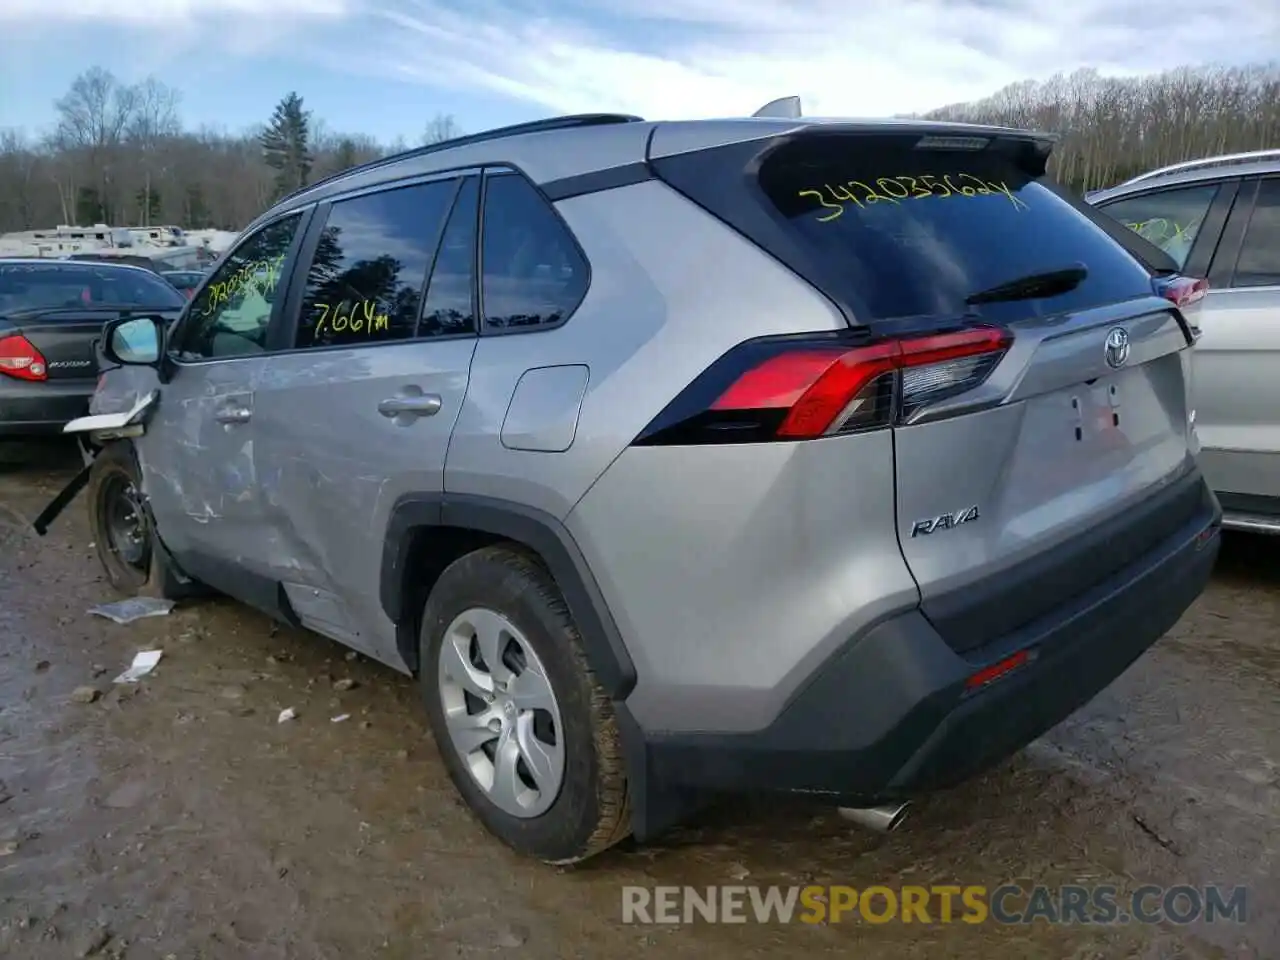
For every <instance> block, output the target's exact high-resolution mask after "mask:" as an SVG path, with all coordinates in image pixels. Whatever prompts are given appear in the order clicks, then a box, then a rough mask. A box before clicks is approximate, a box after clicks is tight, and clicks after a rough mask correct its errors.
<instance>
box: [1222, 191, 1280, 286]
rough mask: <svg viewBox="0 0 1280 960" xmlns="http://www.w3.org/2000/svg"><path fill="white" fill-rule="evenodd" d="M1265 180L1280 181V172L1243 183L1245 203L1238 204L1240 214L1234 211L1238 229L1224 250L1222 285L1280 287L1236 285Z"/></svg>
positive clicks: (1267, 284) (1258, 284)
mask: <svg viewBox="0 0 1280 960" xmlns="http://www.w3.org/2000/svg"><path fill="white" fill-rule="evenodd" d="M1264 181H1276V182H1278V183H1280V174H1259V175H1257V176H1252V177H1248V178H1246V179H1245V180H1244V181H1243V183H1242V184H1241V186H1242V190H1241V197H1240V199H1241V200H1242V201H1243V205H1238V208H1239V215H1238V216H1236V214H1235V211H1234V210H1233V211H1232V214H1233V220H1234V221H1235V224H1234V225H1235V226H1236V230H1235V231H1234V234H1233V236H1232V237H1231V240H1232V245H1231V247H1230V248H1228V249H1226V250H1224V251H1223V252H1224V254H1225V257H1224V260H1225V261H1226V262H1224V263H1223V264H1222V276H1223V283H1222V286H1224V287H1226V288H1227V289H1231V290H1274V289H1276V288H1277V287H1280V283H1256V284H1250V285H1249V286H1247V287H1238V286H1236V272H1237V270H1238V269H1239V267H1240V256H1241V254H1243V253H1244V241H1245V237H1247V236H1248V233H1249V224H1250V223H1252V222H1253V214H1254V211H1255V210H1256V209H1257V207H1258V195H1259V194H1260V193H1261V192H1262V184H1263V182H1264ZM1209 284H1210V289H1212V287H1213V280H1212V278H1211V279H1210V280H1209Z"/></svg>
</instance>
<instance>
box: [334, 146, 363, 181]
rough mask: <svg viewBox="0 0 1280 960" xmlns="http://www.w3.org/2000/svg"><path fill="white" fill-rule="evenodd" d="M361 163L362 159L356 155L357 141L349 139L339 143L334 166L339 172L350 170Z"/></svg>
mask: <svg viewBox="0 0 1280 960" xmlns="http://www.w3.org/2000/svg"><path fill="white" fill-rule="evenodd" d="M359 162H360V159H359V157H358V156H357V155H356V144H355V141H354V140H352V139H350V138H349V137H348V138H344V139H343V140H341V141H340V142H339V143H338V152H337V155H336V156H335V157H334V161H333V165H334V166H335V167H336V168H337V170H338V171H339V172H340V171H342V170H348V169H350V168H351V167H354V166H355V165H356V164H357V163H359Z"/></svg>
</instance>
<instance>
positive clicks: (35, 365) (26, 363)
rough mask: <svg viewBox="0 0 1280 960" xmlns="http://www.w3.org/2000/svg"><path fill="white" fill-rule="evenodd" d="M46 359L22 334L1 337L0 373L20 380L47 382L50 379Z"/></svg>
mask: <svg viewBox="0 0 1280 960" xmlns="http://www.w3.org/2000/svg"><path fill="white" fill-rule="evenodd" d="M45 371H46V364H45V361H44V357H43V356H41V355H40V351H39V350H37V349H36V348H35V347H34V346H33V345H32V343H31V341H30V340H28V339H27V338H26V337H24V336H23V335H22V334H20V333H14V334H10V335H9V336H7V337H4V336H0V373H3V374H7V375H9V376H11V377H16V378H17V379H19V380H45V379H47V377H48V374H47V373H46V372H45Z"/></svg>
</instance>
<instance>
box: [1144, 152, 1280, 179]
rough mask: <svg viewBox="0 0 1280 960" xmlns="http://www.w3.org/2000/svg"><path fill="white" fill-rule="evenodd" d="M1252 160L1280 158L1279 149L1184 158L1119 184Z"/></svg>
mask: <svg viewBox="0 0 1280 960" xmlns="http://www.w3.org/2000/svg"><path fill="white" fill-rule="evenodd" d="M1252 160H1280V150H1250V151H1248V152H1247V153H1224V154H1222V155H1221V156H1218V157H1204V158H1202V159H1200V160H1184V161H1183V162H1182V163H1172V164H1170V165H1169V166H1167V167H1161V168H1160V169H1159V170H1149V171H1148V172H1146V173H1140V174H1138V176H1136V177H1132V178H1131V179H1129V180H1126V181H1125V182H1124V183H1123V184H1121V186H1128V185H1129V184H1131V183H1141V182H1142V181H1144V180H1152V179H1154V178H1156V177H1161V176H1164V175H1165V174H1166V173H1182V172H1185V171H1188V170H1207V169H1210V168H1212V167H1229V166H1231V165H1232V164H1237V163H1249V162H1250V161H1252Z"/></svg>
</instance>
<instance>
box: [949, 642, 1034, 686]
mask: <svg viewBox="0 0 1280 960" xmlns="http://www.w3.org/2000/svg"><path fill="white" fill-rule="evenodd" d="M1030 662H1031V652H1030V651H1029V650H1019V651H1018V652H1017V653H1015V654H1014V655H1013V656H1011V657H1005V658H1004V659H1003V660H1000V661H998V662H996V663H993V664H991V666H989V667H983V668H982V669H981V670H979V671H978V672H977V673H975V674H973V675H972V676H970V677H969V679H968V680H966V681H965V682H964V685H965V689H966V690H969V691H974V690H977V689H979V688H980V687H985V686H987V685H988V684H992V683H995V682H996V681H997V680H999V679H1000V678H1001V677H1005V676H1008V675H1009V674H1011V673H1013V671H1015V670H1018V669H1020V668H1022V667H1025V666H1026V665H1027V664H1028V663H1030Z"/></svg>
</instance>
